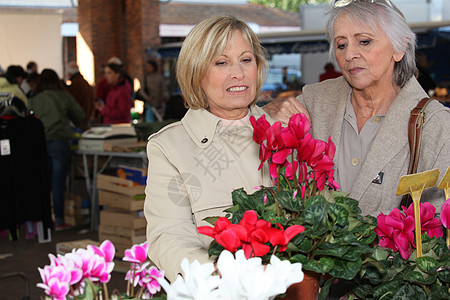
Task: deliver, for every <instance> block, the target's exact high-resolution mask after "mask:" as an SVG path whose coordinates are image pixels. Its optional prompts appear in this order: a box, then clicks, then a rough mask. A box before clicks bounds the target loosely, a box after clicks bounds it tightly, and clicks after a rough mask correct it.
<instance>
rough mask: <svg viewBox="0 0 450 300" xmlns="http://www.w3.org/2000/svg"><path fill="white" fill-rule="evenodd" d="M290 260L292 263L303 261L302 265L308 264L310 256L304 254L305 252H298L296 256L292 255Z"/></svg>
mask: <svg viewBox="0 0 450 300" xmlns="http://www.w3.org/2000/svg"><path fill="white" fill-rule="evenodd" d="M289 261H290V262H291V263H292V264H295V263H301V264H302V265H306V263H307V262H308V258H307V257H306V256H304V255H303V254H296V255H294V256H292V257H291V258H290V259H289Z"/></svg>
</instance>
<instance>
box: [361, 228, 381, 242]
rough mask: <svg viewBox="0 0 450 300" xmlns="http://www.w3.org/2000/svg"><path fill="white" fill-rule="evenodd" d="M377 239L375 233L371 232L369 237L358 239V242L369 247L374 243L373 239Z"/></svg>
mask: <svg viewBox="0 0 450 300" xmlns="http://www.w3.org/2000/svg"><path fill="white" fill-rule="evenodd" d="M376 238H377V234H376V233H375V231H373V230H372V231H371V232H370V235H368V236H366V237H363V238H360V239H359V241H360V242H361V243H363V244H366V245H369V244H371V243H372V242H373V241H375V239H376Z"/></svg>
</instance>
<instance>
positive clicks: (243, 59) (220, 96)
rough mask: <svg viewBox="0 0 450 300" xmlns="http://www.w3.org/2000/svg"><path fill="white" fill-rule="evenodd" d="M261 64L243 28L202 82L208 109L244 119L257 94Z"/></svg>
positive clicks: (228, 117) (228, 44) (225, 117)
mask: <svg viewBox="0 0 450 300" xmlns="http://www.w3.org/2000/svg"><path fill="white" fill-rule="evenodd" d="M257 76H258V67H257V64H256V59H255V56H254V55H253V49H252V47H251V46H250V44H249V43H248V42H247V40H245V39H244V37H243V36H242V33H241V32H240V31H235V32H234V33H233V34H232V36H231V37H230V38H229V39H228V42H227V46H226V48H225V50H224V51H223V53H222V54H221V55H219V56H218V57H216V58H214V59H213V60H212V61H211V63H210V65H209V67H208V71H207V72H206V75H205V77H204V78H203V80H202V82H201V87H202V89H203V91H204V93H205V94H206V97H207V99H208V104H209V110H210V112H211V113H212V114H214V115H216V116H218V117H220V118H223V119H241V118H243V117H244V116H245V115H246V114H247V113H248V106H249V105H250V103H252V102H253V100H254V99H255V96H256V80H257Z"/></svg>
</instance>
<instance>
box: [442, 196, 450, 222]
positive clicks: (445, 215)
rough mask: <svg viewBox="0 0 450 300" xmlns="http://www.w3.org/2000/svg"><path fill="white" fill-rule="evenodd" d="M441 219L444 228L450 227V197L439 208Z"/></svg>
mask: <svg viewBox="0 0 450 300" xmlns="http://www.w3.org/2000/svg"><path fill="white" fill-rule="evenodd" d="M441 221H442V225H444V227H445V228H447V229H450V198H448V199H447V201H445V202H444V205H442V208H441Z"/></svg>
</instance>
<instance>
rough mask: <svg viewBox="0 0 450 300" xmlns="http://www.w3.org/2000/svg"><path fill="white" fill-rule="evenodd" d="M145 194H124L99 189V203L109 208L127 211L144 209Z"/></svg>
mask: <svg viewBox="0 0 450 300" xmlns="http://www.w3.org/2000/svg"><path fill="white" fill-rule="evenodd" d="M144 201H145V195H124V194H119V193H116V192H110V191H106V190H98V203H99V204H100V205H103V206H107V207H108V208H115V209H120V210H125V211H137V210H143V209H144Z"/></svg>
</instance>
